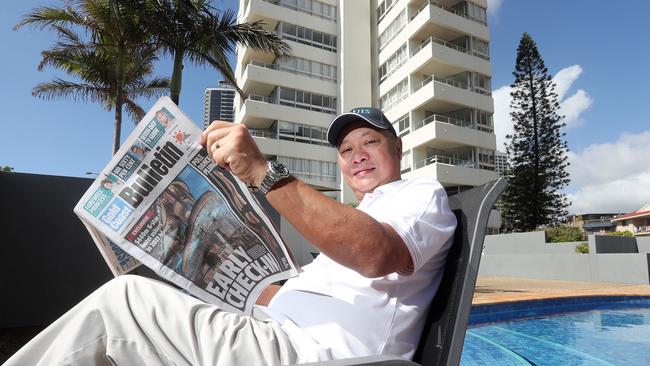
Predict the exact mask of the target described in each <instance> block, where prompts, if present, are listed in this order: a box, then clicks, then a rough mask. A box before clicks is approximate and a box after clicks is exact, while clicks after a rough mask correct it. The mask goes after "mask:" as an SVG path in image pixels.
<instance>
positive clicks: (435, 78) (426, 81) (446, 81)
mask: <svg viewBox="0 0 650 366" xmlns="http://www.w3.org/2000/svg"><path fill="white" fill-rule="evenodd" d="M432 80H433V81H436V82H439V83H443V84H447V85H451V86H455V87H457V88H460V89H465V90H469V91H471V92H474V93H479V94H483V95H487V96H490V95H492V92H491V91H489V90H487V89H483V88H479V87H472V88H470V87H469V85H467V83H465V82H462V81H458V80H456V79H452V78H446V77H442V76H435V75H429V77H427V78H426V79H424V80H422V82H421V83H419V84H417V85H415V87H414V88H413V93H415V92H416V91H418V90H420V89H422V88H423V87H424V86H425V85H427V84H429V83H430V82H431V81H432Z"/></svg>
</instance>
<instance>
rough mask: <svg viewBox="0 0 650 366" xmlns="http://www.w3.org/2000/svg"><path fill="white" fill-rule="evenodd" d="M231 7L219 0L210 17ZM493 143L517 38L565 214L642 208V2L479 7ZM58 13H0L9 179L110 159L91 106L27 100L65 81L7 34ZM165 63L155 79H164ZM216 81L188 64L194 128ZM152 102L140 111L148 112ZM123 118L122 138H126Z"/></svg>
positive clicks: (647, 173)
mask: <svg viewBox="0 0 650 366" xmlns="http://www.w3.org/2000/svg"><path fill="white" fill-rule="evenodd" d="M236 3H237V1H235V0H223V1H220V0H217V1H214V4H215V5H217V6H219V7H229V6H235V4H236ZM488 3H489V5H490V8H489V27H490V47H491V61H492V64H493V78H492V87H493V89H494V99H495V129H496V131H495V133H496V135H497V141H498V142H499V143H500V142H501V141H502V140H503V136H504V135H505V134H506V133H507V131H509V128H511V121H510V120H509V117H508V113H507V112H508V111H507V110H508V104H509V99H508V98H509V97H508V85H509V84H510V83H511V82H512V80H513V77H512V71H513V69H514V62H515V56H516V49H517V45H518V42H519V39H520V37H521V35H522V33H523V32H528V33H530V34H531V36H532V37H533V39H534V40H535V41H536V42H537V45H538V48H539V50H540V52H541V55H542V57H543V58H544V60H545V62H546V66H547V67H548V69H549V72H550V73H551V74H552V75H554V77H555V80H556V83H557V84H558V91H559V92H560V94H561V95H562V98H561V100H562V113H563V114H564V115H566V116H567V118H566V122H567V125H568V126H567V128H566V129H565V132H566V138H567V141H568V144H569V148H570V150H571V152H570V154H569V160H570V161H571V163H572V165H571V167H570V169H569V171H570V173H571V177H572V184H571V186H570V187H569V188H568V189H567V193H568V194H569V198H570V199H571V200H572V201H573V205H572V207H571V211H572V212H587V211H590V212H593V211H597V212H609V211H612V212H618V211H622V212H627V211H632V210H636V209H638V208H639V207H641V206H643V205H644V204H646V203H649V202H650V190H649V189H647V188H648V187H649V186H650V164H648V162H647V160H648V157H650V127H649V122H650V117H648V114H647V113H646V109H645V108H644V107H645V106H646V105H647V104H648V102H650V100H649V96H650V92H648V88H647V85H650V74H649V73H648V72H647V71H646V66H647V65H648V59H649V58H650V51H649V49H648V47H647V37H648V35H649V34H650V25H649V24H650V22H648V20H647V19H646V17H647V14H650V2H647V1H644V0H636V1H631V2H627V3H625V5H624V6H614V5H615V4H614V3H611V2H601V1H587V0H573V1H565V0H545V1H532V0H498V1H497V0H494V1H493V0H488ZM48 4H50V5H51V4H54V5H59V4H61V3H60V2H59V1H56V0H22V1H11V2H7V4H4V5H3V11H2V12H1V13H0V24H2V26H0V41H1V44H2V47H3V50H4V52H3V55H2V58H0V85H1V86H2V87H1V88H0V103H1V104H0V107H1V111H2V116H3V118H2V119H1V120H0V124H1V127H2V131H3V132H4V136H5V137H4V138H3V139H2V143H0V166H2V165H10V166H12V167H14V168H15V170H16V171H18V172H28V173H39V174H53V175H66V176H84V173H85V172H87V171H91V172H97V171H100V170H101V169H102V167H103V166H104V165H105V164H106V163H107V161H108V160H109V159H110V153H111V141H112V130H113V112H108V111H104V110H102V109H101V107H100V106H99V105H97V104H86V103H82V102H74V101H72V100H68V99H61V100H53V101H47V100H41V99H36V98H34V97H32V96H31V89H32V87H34V86H35V85H36V84H37V83H39V82H43V81H49V80H51V79H52V78H53V77H55V76H63V75H62V73H60V72H57V71H53V70H45V71H43V72H39V71H37V70H36V66H37V64H38V62H39V60H40V51H41V50H43V49H45V48H48V47H49V46H51V45H52V43H53V41H54V39H53V37H52V36H51V35H50V34H48V33H46V32H43V31H40V30H36V29H31V28H23V29H21V30H19V31H13V30H12V27H13V26H14V25H15V24H16V23H17V22H18V21H19V20H20V18H21V16H22V15H24V14H25V13H26V12H28V11H29V10H31V9H33V8H35V7H38V6H42V5H48ZM170 70H171V64H170V62H169V61H168V60H162V61H161V62H160V63H159V64H158V65H157V67H156V74H157V75H169V73H170ZM219 79H220V76H219V74H218V73H217V72H216V71H213V70H210V69H202V68H196V67H193V66H191V65H188V66H186V68H185V72H184V74H183V90H182V93H181V101H180V105H181V108H183V110H184V111H185V112H186V113H188V115H189V116H190V117H191V118H192V119H194V120H195V122H197V123H199V124H201V123H202V113H203V93H204V90H205V88H206V87H213V86H215V85H216V83H217V81H218V80H219ZM153 103H154V100H149V101H142V104H141V105H142V106H143V108H144V109H145V110H146V109H148V108H149V107H150V106H151V105H152V104H153ZM133 126H134V123H133V121H131V120H129V119H128V117H127V118H126V119H125V120H124V122H123V136H126V135H127V134H128V133H129V132H130V131H131V129H132V128H133Z"/></svg>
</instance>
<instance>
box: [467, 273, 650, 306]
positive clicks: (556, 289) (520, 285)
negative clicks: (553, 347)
mask: <svg viewBox="0 0 650 366" xmlns="http://www.w3.org/2000/svg"><path fill="white" fill-rule="evenodd" d="M618 295H628V296H650V284H648V285H630V284H621V283H598V282H578V281H559V280H536V279H528V278H512V277H479V278H478V279H477V281H476V288H475V290H474V298H473V300H472V304H491V303H504V302H513V301H522V300H538V299H549V298H560V297H574V296H618Z"/></svg>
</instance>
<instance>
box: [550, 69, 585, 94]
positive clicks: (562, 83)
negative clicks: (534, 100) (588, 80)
mask: <svg viewBox="0 0 650 366" xmlns="http://www.w3.org/2000/svg"><path fill="white" fill-rule="evenodd" d="M580 74H582V67H580V65H573V66H569V67H565V68H564V69H562V70H560V71H558V72H557V74H555V76H553V82H554V83H555V92H556V93H557V97H558V99H559V100H562V99H564V95H566V92H567V91H568V90H569V88H570V87H571V85H573V83H574V82H575V81H576V80H578V77H579V76H580Z"/></svg>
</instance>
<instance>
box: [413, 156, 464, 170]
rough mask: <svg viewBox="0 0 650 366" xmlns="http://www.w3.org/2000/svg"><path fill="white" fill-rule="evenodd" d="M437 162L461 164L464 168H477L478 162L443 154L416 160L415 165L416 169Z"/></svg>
mask: <svg viewBox="0 0 650 366" xmlns="http://www.w3.org/2000/svg"><path fill="white" fill-rule="evenodd" d="M435 163H439V164H446V165H453V166H460V167H464V168H476V163H474V162H473V161H471V160H462V159H457V158H452V157H450V156H443V155H433V156H429V157H428V158H426V159H422V160H420V161H416V162H415V164H414V165H415V169H420V168H423V167H425V166H427V165H431V164H435Z"/></svg>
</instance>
